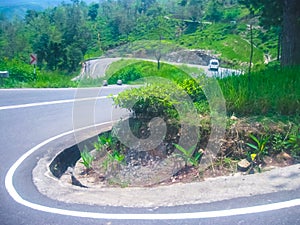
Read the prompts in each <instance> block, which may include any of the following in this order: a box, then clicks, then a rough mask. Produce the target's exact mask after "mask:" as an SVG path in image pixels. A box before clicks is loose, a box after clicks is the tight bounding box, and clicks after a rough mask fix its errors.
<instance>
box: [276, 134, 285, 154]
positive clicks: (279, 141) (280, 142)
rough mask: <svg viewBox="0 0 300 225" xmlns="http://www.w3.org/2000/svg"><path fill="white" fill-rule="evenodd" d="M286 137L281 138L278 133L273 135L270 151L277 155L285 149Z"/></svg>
mask: <svg viewBox="0 0 300 225" xmlns="http://www.w3.org/2000/svg"><path fill="white" fill-rule="evenodd" d="M287 136H288V135H286V136H285V137H283V135H282V134H280V133H277V134H274V136H273V138H272V150H273V152H274V153H276V154H278V153H280V152H282V151H285V150H286V149H287V143H288V142H287V140H286V139H287Z"/></svg>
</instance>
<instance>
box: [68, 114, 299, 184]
mask: <svg viewBox="0 0 300 225" xmlns="http://www.w3.org/2000/svg"><path fill="white" fill-rule="evenodd" d="M229 123H231V125H230V126H229V128H228V129H227V131H226V134H225V137H224V140H222V145H221V150H220V152H219V153H218V155H217V156H216V158H215V159H214V161H213V163H212V164H211V165H210V166H208V167H206V168H201V167H196V166H193V165H191V164H187V165H186V164H185V161H184V160H183V159H182V158H181V157H178V154H175V151H173V152H172V151H171V150H170V149H169V148H170V143H168V142H164V143H162V144H160V145H159V146H158V147H157V148H156V149H153V150H151V151H143V150H141V149H126V150H124V149H123V151H122V152H124V157H125V158H124V160H123V161H122V162H117V160H113V159H112V160H109V155H108V153H110V154H112V153H111V152H110V150H108V151H97V150H93V151H92V155H93V156H94V161H93V163H92V167H91V168H90V169H86V168H85V167H84V165H83V164H82V160H79V161H78V162H77V164H76V166H75V167H74V170H73V172H72V174H73V178H74V177H75V178H76V182H77V181H79V183H80V185H82V186H85V187H92V186H93V187H94V186H99V187H104V186H105V187H115V186H121V187H131V186H142V187H149V186H159V185H171V184H174V183H179V182H182V183H188V182H196V181H203V180H205V179H207V178H209V177H217V176H230V175H232V176H234V175H236V174H237V173H243V174H251V173H260V172H264V171H266V170H271V169H272V168H274V167H283V166H288V165H291V164H294V163H295V162H296V161H295V160H294V159H293V158H292V157H291V156H290V155H289V154H288V153H287V152H283V151H279V152H278V151H276V152H275V151H272V149H269V153H270V154H269V155H268V156H265V157H264V158H263V161H262V162H259V163H256V164H255V163H252V166H251V167H250V168H249V169H247V171H244V172H241V171H239V170H238V169H237V163H238V162H239V161H240V160H241V159H245V158H246V157H247V152H249V151H250V148H249V147H248V146H247V145H246V143H247V142H251V140H249V134H254V135H256V136H259V135H261V134H264V133H265V132H266V127H268V128H267V131H268V134H270V133H286V132H287V129H289V127H288V126H287V125H285V124H283V123H277V122H273V121H272V120H269V121H268V122H267V126H266V123H265V122H257V120H256V119H253V120H251V119H237V118H233V119H230V120H229ZM204 134H205V135H204ZM208 135H209V132H207V130H203V131H202V136H201V143H200V145H198V150H199V148H200V147H199V146H204V145H205V144H206V143H205V140H207V139H208ZM177 153H178V152H177ZM200 163H201V162H200ZM69 172H70V171H69ZM67 176H69V175H67ZM70 182H74V181H70Z"/></svg>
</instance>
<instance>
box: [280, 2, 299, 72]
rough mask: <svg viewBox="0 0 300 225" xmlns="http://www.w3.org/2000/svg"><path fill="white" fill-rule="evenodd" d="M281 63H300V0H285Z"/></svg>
mask: <svg viewBox="0 0 300 225" xmlns="http://www.w3.org/2000/svg"><path fill="white" fill-rule="evenodd" d="M281 63H282V65H283V66H293V65H300V4H299V1H298V0H284V4H283V21H282V58H281Z"/></svg>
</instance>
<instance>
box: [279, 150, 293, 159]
mask: <svg viewBox="0 0 300 225" xmlns="http://www.w3.org/2000/svg"><path fill="white" fill-rule="evenodd" d="M277 158H278V159H283V160H292V159H293V158H292V156H290V155H289V154H288V153H286V152H281V153H280V154H278V155H277Z"/></svg>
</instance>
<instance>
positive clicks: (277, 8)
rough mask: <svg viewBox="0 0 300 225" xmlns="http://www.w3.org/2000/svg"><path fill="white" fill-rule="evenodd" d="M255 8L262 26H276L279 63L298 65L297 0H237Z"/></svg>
mask: <svg viewBox="0 0 300 225" xmlns="http://www.w3.org/2000/svg"><path fill="white" fill-rule="evenodd" d="M239 2H240V3H242V4H244V5H246V6H247V7H248V8H249V9H250V10H252V11H254V10H257V11H258V12H259V13H260V15H261V22H262V24H263V25H264V26H266V27H270V26H277V27H278V28H279V29H278V30H279V32H280V33H279V34H281V37H282V38H281V49H282V52H281V65H282V66H292V65H300V40H299V37H300V4H299V2H298V0H239Z"/></svg>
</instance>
